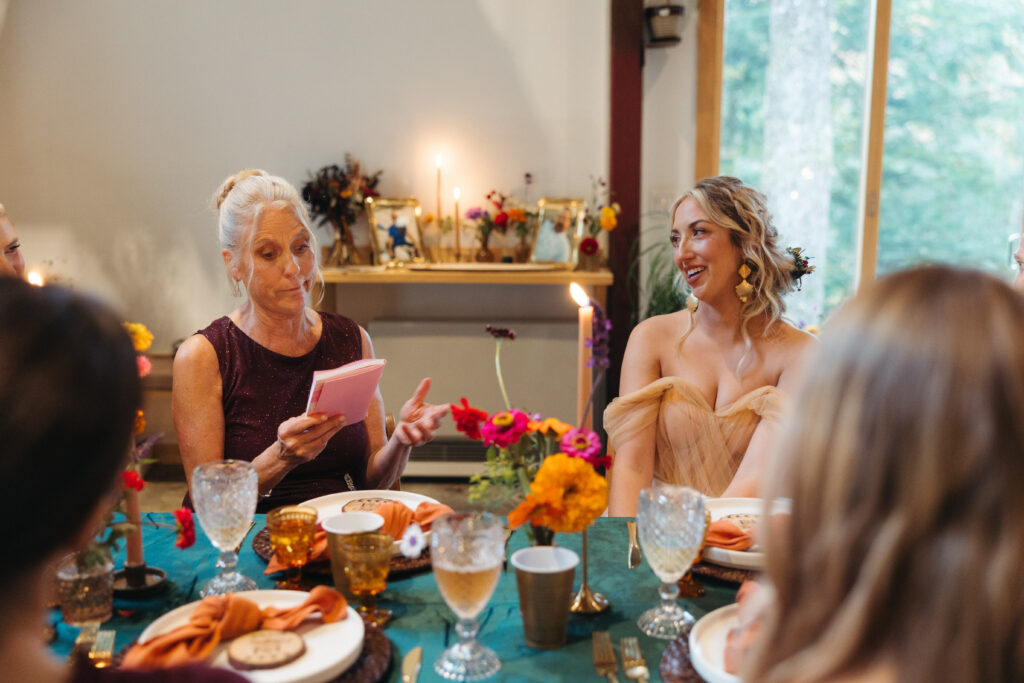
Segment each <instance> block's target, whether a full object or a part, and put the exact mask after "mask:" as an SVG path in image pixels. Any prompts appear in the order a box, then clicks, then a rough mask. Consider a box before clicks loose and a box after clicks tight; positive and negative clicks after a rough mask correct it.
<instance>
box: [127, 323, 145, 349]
mask: <svg viewBox="0 0 1024 683" xmlns="http://www.w3.org/2000/svg"><path fill="white" fill-rule="evenodd" d="M121 325H122V326H124V329H125V332H127V333H128V336H129V337H131V338H132V346H134V347H135V350H136V351H140V352H141V351H145V350H146V349H148V348H149V347H150V346H151V345H152V344H153V333H152V332H150V331H149V330H148V329H146V326H145V325H143V324H142V323H121Z"/></svg>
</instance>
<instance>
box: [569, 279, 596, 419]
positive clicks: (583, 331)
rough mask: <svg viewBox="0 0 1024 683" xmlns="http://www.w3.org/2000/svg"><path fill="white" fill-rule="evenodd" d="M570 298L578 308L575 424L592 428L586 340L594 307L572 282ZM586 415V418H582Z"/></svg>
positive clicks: (588, 360)
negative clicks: (588, 404)
mask: <svg viewBox="0 0 1024 683" xmlns="http://www.w3.org/2000/svg"><path fill="white" fill-rule="evenodd" d="M569 291H570V292H571V294H572V298H573V299H574V300H575V301H576V304H577V305H578V306H579V307H580V308H579V334H578V348H579V351H578V353H577V368H576V369H577V373H576V426H577V427H579V428H580V429H582V428H584V427H586V428H587V429H592V428H593V424H594V414H593V411H589V410H587V402H588V401H589V400H590V390H591V384H590V383H591V368H590V346H589V345H588V344H587V340H588V339H590V337H592V336H593V334H594V307H593V306H591V305H590V297H589V296H587V293H586V292H585V291H583V288H582V287H580V286H579V285H578V284H576V283H575V282H573V283H572V284H571V285H569ZM584 415H586V420H584V419H583V417H584Z"/></svg>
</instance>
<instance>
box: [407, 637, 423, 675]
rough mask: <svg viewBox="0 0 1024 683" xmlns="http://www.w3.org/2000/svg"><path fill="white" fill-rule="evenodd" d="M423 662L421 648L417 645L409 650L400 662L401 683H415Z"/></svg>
mask: <svg viewBox="0 0 1024 683" xmlns="http://www.w3.org/2000/svg"><path fill="white" fill-rule="evenodd" d="M422 661H423V648H422V647H420V646H419V645H417V646H416V647H414V648H413V649H411V650H409V653H408V654H407V655H405V658H404V659H403V660H402V683H416V679H417V678H419V675H420V663H421V662H422Z"/></svg>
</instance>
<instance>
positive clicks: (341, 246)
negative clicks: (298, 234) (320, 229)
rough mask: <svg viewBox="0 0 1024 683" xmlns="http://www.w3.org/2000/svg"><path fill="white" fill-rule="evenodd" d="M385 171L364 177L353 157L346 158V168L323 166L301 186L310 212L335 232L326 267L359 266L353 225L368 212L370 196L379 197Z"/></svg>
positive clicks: (325, 261) (346, 156)
mask: <svg viewBox="0 0 1024 683" xmlns="http://www.w3.org/2000/svg"><path fill="white" fill-rule="evenodd" d="M382 173H383V171H377V172H376V173H374V174H373V175H365V174H364V173H363V172H362V168H361V165H360V163H359V161H357V160H356V159H355V158H354V157H353V156H352V155H351V154H346V155H345V165H344V167H341V166H338V165H337V164H332V165H330V166H324V167H323V168H321V169H320V170H319V171H317V172H316V175H314V176H313V177H312V178H310V180H309V181H308V182H307V183H306V184H305V185H303V186H302V198H303V199H304V200H305V201H306V203H307V204H309V211H310V213H311V214H312V215H313V216H314V217H317V218H319V221H318V224H319V225H325V224H330V226H331V228H332V229H333V231H334V245H333V246H332V247H331V252H330V254H329V255H328V257H327V258H326V259H324V265H328V266H332V265H345V264H347V263H358V262H359V257H358V255H357V254H356V251H355V242H354V240H353V239H352V224H353V223H355V220H356V217H357V216H358V215H359V214H360V213H361V212H362V211H364V210H365V204H364V202H365V201H366V198H367V197H377V196H379V193H378V192H377V185H378V184H379V183H380V176H381V174H382Z"/></svg>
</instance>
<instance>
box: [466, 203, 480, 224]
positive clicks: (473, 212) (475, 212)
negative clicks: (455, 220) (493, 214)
mask: <svg viewBox="0 0 1024 683" xmlns="http://www.w3.org/2000/svg"><path fill="white" fill-rule="evenodd" d="M483 215H484V210H483V209H481V208H480V207H479V206H474V207H473V208H472V209H470V210H469V211H467V212H466V218H468V219H469V220H471V221H476V220H480V218H481V217H482V216H483Z"/></svg>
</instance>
